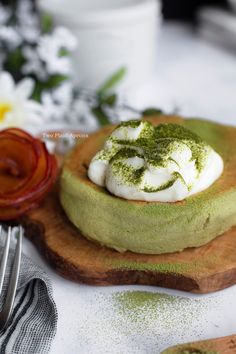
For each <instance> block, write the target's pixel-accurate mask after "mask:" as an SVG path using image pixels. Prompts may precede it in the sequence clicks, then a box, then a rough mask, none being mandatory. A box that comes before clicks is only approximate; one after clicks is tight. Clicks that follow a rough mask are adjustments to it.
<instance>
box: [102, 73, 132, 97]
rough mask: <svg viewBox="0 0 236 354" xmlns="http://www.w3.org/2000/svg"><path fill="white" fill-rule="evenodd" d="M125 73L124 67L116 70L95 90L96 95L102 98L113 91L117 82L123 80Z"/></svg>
mask: <svg viewBox="0 0 236 354" xmlns="http://www.w3.org/2000/svg"><path fill="white" fill-rule="evenodd" d="M126 72H127V69H126V68H125V67H122V68H120V69H118V70H117V71H116V72H115V73H114V74H112V75H111V76H110V77H109V78H108V79H107V80H106V81H105V82H104V83H103V84H102V85H101V86H100V87H99V89H98V90H97V94H98V95H100V96H103V95H104V94H106V93H107V92H108V91H110V90H111V89H113V88H114V87H115V86H116V85H117V84H118V83H119V82H121V81H122V80H123V78H124V77H125V75H126Z"/></svg>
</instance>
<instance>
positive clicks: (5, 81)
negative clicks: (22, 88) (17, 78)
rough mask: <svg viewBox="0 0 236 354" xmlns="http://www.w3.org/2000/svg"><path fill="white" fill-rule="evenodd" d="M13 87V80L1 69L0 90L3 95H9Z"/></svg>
mask: <svg viewBox="0 0 236 354" xmlns="http://www.w3.org/2000/svg"><path fill="white" fill-rule="evenodd" d="M14 87H15V83H14V80H13V78H12V76H11V74H9V73H8V72H7V71H3V72H1V74H0V92H2V93H3V96H4V97H6V96H9V95H11V94H13V90H14Z"/></svg>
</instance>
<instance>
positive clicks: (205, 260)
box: [105, 255, 219, 277]
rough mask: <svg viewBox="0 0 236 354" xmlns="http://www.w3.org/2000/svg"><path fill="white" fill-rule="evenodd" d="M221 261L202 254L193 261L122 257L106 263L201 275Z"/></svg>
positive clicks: (114, 266)
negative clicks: (154, 260)
mask: <svg viewBox="0 0 236 354" xmlns="http://www.w3.org/2000/svg"><path fill="white" fill-rule="evenodd" d="M218 262H219V259H218V257H216V256H214V255H213V256H205V257H204V256H202V257H201V259H197V260H194V259H193V260H192V261H191V262H189V263H187V262H183V263H181V262H179V263H178V262H176V263H168V262H166V263H148V262H146V263H145V262H132V261H127V260H126V261H124V260H122V259H120V260H119V259H117V260H114V259H109V258H108V259H106V260H105V264H106V265H108V266H110V267H112V268H113V269H123V270H137V271H151V272H156V273H162V274H163V273H164V274H173V275H179V276H180V275H182V276H188V275H189V276H190V277H191V276H192V277H194V276H200V275H202V274H205V272H206V269H209V270H210V269H211V268H214V265H215V264H217V263H218Z"/></svg>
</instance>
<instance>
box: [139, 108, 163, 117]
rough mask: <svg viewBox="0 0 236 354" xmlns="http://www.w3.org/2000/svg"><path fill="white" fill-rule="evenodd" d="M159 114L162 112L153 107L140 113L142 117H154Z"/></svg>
mask: <svg viewBox="0 0 236 354" xmlns="http://www.w3.org/2000/svg"><path fill="white" fill-rule="evenodd" d="M159 114H163V111H162V110H161V109H159V108H154V107H151V108H146V109H145V110H144V111H142V115H143V116H155V115H159Z"/></svg>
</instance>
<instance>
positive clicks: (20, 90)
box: [16, 78, 35, 100]
mask: <svg viewBox="0 0 236 354" xmlns="http://www.w3.org/2000/svg"><path fill="white" fill-rule="evenodd" d="M34 85H35V83H34V80H33V79H30V78H26V79H23V80H21V81H20V82H19V83H18V84H17V87H16V96H17V98H18V99H20V100H25V99H27V98H29V97H30V96H31V94H32V92H33V89H34Z"/></svg>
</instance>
